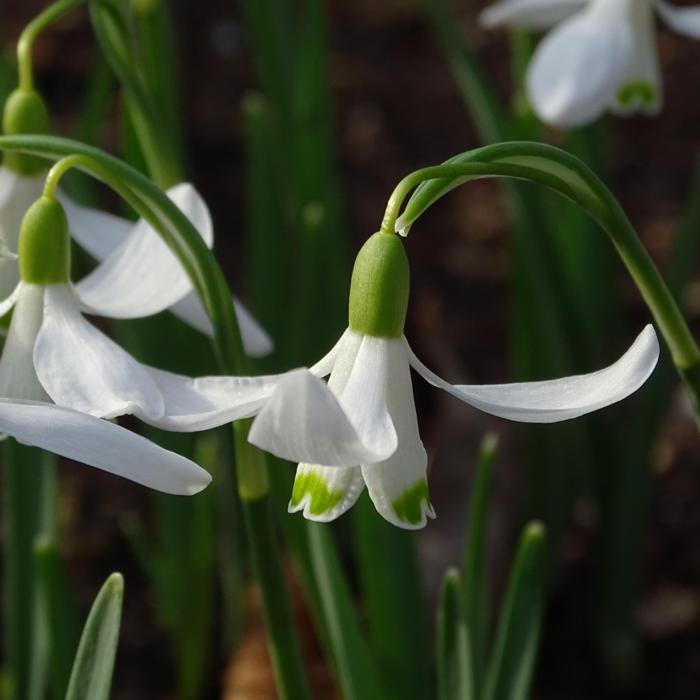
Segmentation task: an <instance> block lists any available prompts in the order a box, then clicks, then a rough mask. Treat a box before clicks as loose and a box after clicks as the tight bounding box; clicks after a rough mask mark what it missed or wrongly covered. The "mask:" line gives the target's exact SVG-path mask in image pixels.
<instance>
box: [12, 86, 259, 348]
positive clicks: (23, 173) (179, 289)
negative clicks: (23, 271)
mask: <svg viewBox="0 0 700 700" xmlns="http://www.w3.org/2000/svg"><path fill="white" fill-rule="evenodd" d="M32 127H33V129H34V130H35V131H37V132H42V131H46V130H47V129H48V117H47V116H46V108H45V106H44V103H43V100H42V99H41V97H40V96H39V95H38V93H36V92H34V91H28V90H25V89H17V90H16V91H15V92H13V93H12V94H11V95H10V97H9V98H8V100H7V103H6V105H5V112H4V128H5V131H6V132H8V133H23V132H25V131H27V130H31V128H32ZM45 179H46V164H45V161H43V160H41V159H37V158H33V157H32V156H27V155H25V154H13V153H10V154H7V155H6V156H5V162H4V164H3V165H2V166H0V242H1V243H2V244H3V247H4V250H5V254H4V255H3V256H0V298H2V299H5V298H11V299H15V298H16V295H17V293H18V283H19V272H18V268H17V261H16V253H17V249H18V237H19V228H20V223H21V221H22V219H23V217H24V214H25V212H26V211H27V209H28V208H29V206H30V205H31V204H32V203H33V202H34V201H35V200H36V199H37V198H38V197H39V196H40V195H41V193H42V191H43V188H44V182H45ZM167 194H168V196H169V197H170V198H171V199H172V201H173V202H175V204H177V206H178V207H179V209H180V210H181V211H182V212H183V213H184V214H185V215H186V216H187V218H188V219H189V220H190V221H191V222H192V223H193V225H194V226H195V228H196V229H197V231H198V232H199V234H200V235H201V236H202V239H203V240H204V241H205V243H206V244H207V246H208V247H210V248H211V247H212V246H213V244H214V227H213V224H212V220H211V216H210V214H209V209H208V207H207V205H206V203H205V202H204V200H203V199H202V197H201V196H200V194H199V193H198V192H197V190H196V189H195V188H194V187H193V186H192V185H191V184H189V183H182V184H179V185H176V186H174V187H171V188H170V189H168V191H167ZM58 197H59V199H60V201H61V203H62V204H63V206H64V209H65V212H66V215H67V217H68V223H69V230H70V233H71V236H72V237H73V239H74V240H75V241H77V242H78V243H79V244H80V246H81V247H82V248H84V249H85V250H86V251H87V252H88V253H90V255H91V256H92V257H94V258H95V259H96V260H97V261H98V262H99V263H100V264H99V265H98V266H97V267H96V268H95V270H93V271H92V272H91V273H90V274H89V275H88V276H87V277H86V278H85V279H84V280H81V281H80V282H79V283H78V284H77V285H76V287H75V290H76V292H77V294H78V297H79V298H80V300H81V303H82V304H83V306H84V307H85V308H89V309H90V310H92V311H94V312H95V313H97V314H99V315H101V316H107V317H109V318H120V319H128V318H142V317H145V316H151V315H153V314H156V313H159V312H160V311H164V310H166V309H169V310H170V311H171V312H172V313H173V314H175V315H176V316H177V317H178V318H180V319H181V320H183V321H184V322H185V323H187V324H189V325H190V326H192V327H193V328H195V329H197V330H198V331H200V332H202V333H205V334H207V335H211V334H212V327H211V323H210V322H209V318H208V316H207V314H206V312H205V310H204V308H203V307H202V305H201V303H200V301H199V298H198V297H197V294H196V293H195V291H194V290H193V288H192V283H191V282H190V280H189V278H188V277H187V274H186V273H185V271H184V270H183V268H182V265H181V264H180V262H179V261H178V260H177V258H176V257H175V256H174V255H173V253H172V251H171V250H170V249H169V248H168V247H167V245H166V244H165V243H164V242H163V241H162V240H161V238H160V237H159V236H158V235H157V234H156V232H155V231H154V230H153V228H152V227H151V226H149V225H148V223H147V222H145V221H144V220H143V219H140V220H139V221H137V222H136V223H134V222H132V221H129V220H128V219H124V218H122V217H119V216H114V215H113V214H109V213H107V212H103V211H100V210H98V209H93V208H90V207H84V206H81V205H79V204H77V203H75V202H74V201H73V200H72V199H71V198H70V197H69V196H68V195H66V194H65V193H62V192H59V193H58ZM233 303H234V307H235V309H236V314H237V316H238V321H239V325H240V329H241V335H242V339H243V345H244V347H245V350H246V352H247V353H248V354H249V355H251V356H252V357H259V356H262V355H266V354H268V353H269V352H270V351H271V350H272V342H271V341H270V338H269V336H268V335H267V333H265V331H264V330H263V329H262V328H261V327H260V326H259V324H258V323H257V322H256V321H255V319H254V318H253V317H252V315H251V314H250V312H248V310H247V309H246V308H245V307H244V306H243V304H242V303H241V302H240V301H239V300H238V299H236V298H235V297H234V300H233Z"/></svg>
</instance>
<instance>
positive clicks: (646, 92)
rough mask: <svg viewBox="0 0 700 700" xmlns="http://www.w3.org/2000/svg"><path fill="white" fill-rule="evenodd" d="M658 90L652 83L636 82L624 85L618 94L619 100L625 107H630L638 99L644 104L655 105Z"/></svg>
mask: <svg viewBox="0 0 700 700" xmlns="http://www.w3.org/2000/svg"><path fill="white" fill-rule="evenodd" d="M656 97H657V95H656V88H655V87H654V86H653V85H652V84H651V83H645V82H643V81H641V80H636V81H634V82H631V83H626V84H625V85H623V86H622V87H621V88H620V90H619V92H618V93H617V100H618V102H619V103H620V104H622V105H624V106H625V107H629V106H630V105H631V104H633V103H634V102H635V101H636V100H637V99H639V100H640V101H641V102H642V103H643V104H646V105H650V106H651V105H653V104H654V103H655V102H656Z"/></svg>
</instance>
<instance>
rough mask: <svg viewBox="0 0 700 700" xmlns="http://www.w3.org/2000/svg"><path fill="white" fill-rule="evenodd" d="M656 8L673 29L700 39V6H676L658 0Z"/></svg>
mask: <svg viewBox="0 0 700 700" xmlns="http://www.w3.org/2000/svg"><path fill="white" fill-rule="evenodd" d="M656 9H657V10H658V11H659V14H660V15H661V17H662V18H663V20H664V21H665V22H666V24H668V26H669V27H671V29H674V30H675V31H677V32H679V33H680V34H685V35H687V36H690V37H692V38H693V39H700V6H698V5H693V6H692V7H675V6H674V5H673V4H672V3H670V2H664V0H657V2H656Z"/></svg>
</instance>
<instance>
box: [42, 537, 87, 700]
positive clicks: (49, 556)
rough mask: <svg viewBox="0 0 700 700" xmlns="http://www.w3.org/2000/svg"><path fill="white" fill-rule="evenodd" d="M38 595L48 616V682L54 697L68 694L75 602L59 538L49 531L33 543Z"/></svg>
mask: <svg viewBox="0 0 700 700" xmlns="http://www.w3.org/2000/svg"><path fill="white" fill-rule="evenodd" d="M34 560H35V562H36V569H37V574H38V579H37V580H38V587H39V596H40V599H41V602H42V607H41V609H42V612H43V615H44V617H45V619H46V630H47V638H48V655H49V686H50V688H51V692H52V695H53V697H55V698H63V697H65V694H66V690H67V688H68V680H69V679H70V673H71V666H72V663H73V657H74V656H75V651H76V649H77V648H78V636H79V631H78V623H77V619H78V617H77V612H76V609H75V602H74V600H73V597H72V596H71V592H70V589H69V587H68V581H67V580H66V572H65V567H64V565H63V561H62V560H61V557H60V555H59V553H58V549H57V547H56V542H55V540H54V538H53V537H51V536H49V535H42V536H40V537H39V538H38V539H37V540H36V541H35V543H34Z"/></svg>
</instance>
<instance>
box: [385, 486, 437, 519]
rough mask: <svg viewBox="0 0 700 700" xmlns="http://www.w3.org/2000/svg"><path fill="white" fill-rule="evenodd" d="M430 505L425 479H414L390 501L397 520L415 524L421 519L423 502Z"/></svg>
mask: <svg viewBox="0 0 700 700" xmlns="http://www.w3.org/2000/svg"><path fill="white" fill-rule="evenodd" d="M424 501H425V503H426V504H427V505H428V506H430V493H429V492H428V481H427V479H420V480H419V481H416V483H415V484H413V486H411V487H409V488H407V489H406V490H405V491H404V492H403V493H402V494H401V495H400V496H399V497H398V498H397V499H396V500H394V501H392V502H391V505H392V508H393V509H394V513H396V517H397V518H398V519H399V520H403V521H404V522H405V523H410V524H411V525H417V524H418V523H419V522H421V520H423V502H424Z"/></svg>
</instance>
